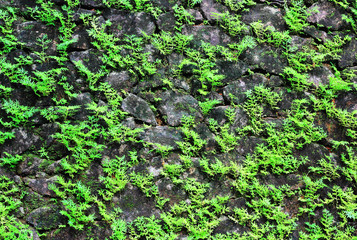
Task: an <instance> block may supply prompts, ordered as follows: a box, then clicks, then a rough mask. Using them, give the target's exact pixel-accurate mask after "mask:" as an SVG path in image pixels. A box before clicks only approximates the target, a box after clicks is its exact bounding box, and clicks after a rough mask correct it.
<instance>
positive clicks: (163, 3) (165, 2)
mask: <svg viewBox="0 0 357 240" xmlns="http://www.w3.org/2000/svg"><path fill="white" fill-rule="evenodd" d="M151 2H152V3H153V4H154V5H155V6H160V8H162V9H163V10H165V12H168V11H172V10H173V9H172V7H174V6H175V5H181V1H180V0H177V1H173V0H151Z"/></svg>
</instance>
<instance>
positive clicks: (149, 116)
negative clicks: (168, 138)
mask: <svg viewBox="0 0 357 240" xmlns="http://www.w3.org/2000/svg"><path fill="white" fill-rule="evenodd" d="M121 107H122V109H123V110H124V111H126V112H128V113H130V114H132V115H133V116H134V117H136V118H138V119H139V120H140V121H143V122H146V123H148V124H152V125H157V122H156V119H155V114H154V113H153V111H152V110H151V108H150V106H149V104H148V103H147V102H145V101H144V100H143V99H142V98H139V97H138V96H136V95H134V94H131V93H130V94H129V95H128V97H126V98H125V99H124V100H123V102H122V105H121Z"/></svg>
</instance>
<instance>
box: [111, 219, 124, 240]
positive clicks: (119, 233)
mask: <svg viewBox="0 0 357 240" xmlns="http://www.w3.org/2000/svg"><path fill="white" fill-rule="evenodd" d="M111 229H112V231H113V234H112V235H111V236H110V238H111V239H113V240H125V239H127V238H126V232H127V230H128V227H127V225H126V222H125V221H124V220H121V219H114V220H113V223H112V225H111Z"/></svg>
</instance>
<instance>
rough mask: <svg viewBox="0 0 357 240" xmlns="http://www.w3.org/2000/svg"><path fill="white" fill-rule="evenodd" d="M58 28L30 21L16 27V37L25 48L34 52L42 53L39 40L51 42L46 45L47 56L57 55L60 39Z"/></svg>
mask: <svg viewBox="0 0 357 240" xmlns="http://www.w3.org/2000/svg"><path fill="white" fill-rule="evenodd" d="M56 29H57V28H55V27H53V26H48V25H45V24H43V23H41V22H36V21H29V22H23V23H20V24H18V25H16V26H15V29H14V35H15V36H16V37H17V40H18V42H21V43H23V44H24V45H25V47H27V48H29V49H31V50H32V51H37V52H42V51H43V49H42V47H41V45H40V42H39V39H45V40H49V43H47V44H46V45H45V47H46V48H47V49H44V50H45V53H46V55H55V54H56V49H57V44H58V43H59V39H58V38H57V36H58V32H57V30H56Z"/></svg>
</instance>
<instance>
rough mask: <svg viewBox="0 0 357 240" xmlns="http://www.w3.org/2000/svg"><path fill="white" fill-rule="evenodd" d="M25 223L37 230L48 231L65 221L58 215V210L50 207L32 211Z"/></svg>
mask: <svg viewBox="0 0 357 240" xmlns="http://www.w3.org/2000/svg"><path fill="white" fill-rule="evenodd" d="M26 221H27V222H28V223H29V224H31V225H32V226H34V227H35V228H36V229H37V230H49V229H52V228H56V227H58V226H59V225H61V224H64V223H65V222H66V219H65V217H64V216H63V215H62V214H60V209H59V208H58V207H56V206H50V207H41V208H37V209H35V210H33V211H32V212H31V213H30V214H29V216H28V217H27V219H26Z"/></svg>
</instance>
